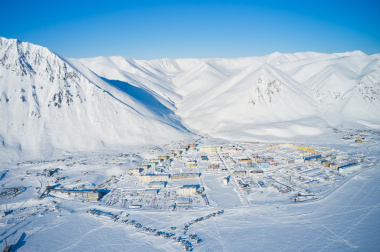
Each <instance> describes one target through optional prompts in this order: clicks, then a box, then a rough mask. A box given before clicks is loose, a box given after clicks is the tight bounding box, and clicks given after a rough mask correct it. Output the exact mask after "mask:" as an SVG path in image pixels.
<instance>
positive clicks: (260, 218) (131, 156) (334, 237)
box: [0, 132, 380, 251]
mask: <svg viewBox="0 0 380 252" xmlns="http://www.w3.org/2000/svg"><path fill="white" fill-rule="evenodd" d="M339 136H341V135H339ZM371 137H373V138H374V139H371ZM368 139H371V140H370V141H369V142H366V143H363V144H355V143H353V141H352V140H351V141H348V140H338V139H335V141H334V144H332V145H328V144H326V145H325V146H326V147H328V148H331V147H333V148H334V149H336V150H339V151H341V152H342V153H351V154H352V153H353V154H355V153H363V154H364V155H366V156H369V157H375V158H376V161H375V162H374V164H372V165H369V164H368V165H363V168H362V169H361V170H360V171H358V172H356V173H354V174H353V175H349V176H345V177H342V178H339V180H337V181H336V182H335V183H328V184H327V185H329V188H328V189H327V190H325V191H323V192H322V193H321V194H320V195H319V196H320V197H319V198H318V199H317V200H315V201H306V202H298V203H293V202H291V201H290V200H289V197H288V195H285V196H284V195H281V194H279V193H278V192H277V193H276V192H275V191H272V192H271V193H269V192H267V193H263V194H255V192H256V191H255V190H257V189H255V188H252V189H251V191H252V193H251V194H250V195H249V197H252V198H249V197H245V196H247V195H245V194H244V193H241V192H239V189H238V187H236V186H235V185H234V183H233V181H231V182H230V183H229V184H228V185H227V186H226V185H223V177H224V176H225V175H226V174H228V172H229V171H218V172H211V171H206V170H203V168H202V167H203V166H202V163H200V164H199V165H198V167H197V168H196V169H197V170H199V171H200V172H201V173H202V176H201V177H200V178H199V179H191V180H189V181H185V182H181V181H180V180H178V181H174V180H173V181H168V185H167V188H165V190H167V191H170V190H171V189H170V188H177V187H178V186H179V185H183V184H200V185H201V186H204V188H205V193H206V194H207V197H208V200H209V203H210V204H209V205H208V206H204V205H202V204H200V205H197V206H194V207H178V208H177V209H176V210H175V211H169V210H168V209H155V208H153V207H149V204H148V205H146V206H143V207H142V208H141V209H129V208H127V207H123V205H122V204H121V203H120V202H118V203H115V204H109V203H107V202H108V201H107V199H108V200H109V198H107V197H109V196H108V195H106V196H105V197H104V198H103V199H101V200H100V201H99V202H88V201H86V200H84V199H83V198H81V197H74V196H72V195H71V196H64V195H62V196H61V195H58V194H52V193H50V194H49V195H48V196H47V197H44V198H42V199H37V198H38V197H39V196H40V195H41V193H42V192H43V190H44V188H45V186H47V185H54V184H60V185H62V186H63V187H64V188H70V189H81V188H96V187H100V185H102V186H103V188H107V189H109V190H111V191H112V190H114V189H122V188H133V187H135V188H137V189H138V188H139V187H141V188H144V187H143V184H141V183H140V182H138V180H137V179H136V178H134V177H133V176H131V177H124V175H125V174H126V173H127V172H128V170H129V168H131V167H135V166H137V165H139V164H140V163H141V162H142V161H143V160H144V159H146V158H148V157H150V158H152V156H155V155H156V156H157V155H160V154H161V153H164V152H165V151H166V150H169V149H172V148H173V149H174V148H175V146H174V144H171V145H167V146H165V147H163V148H161V149H160V148H157V149H154V148H150V149H149V148H148V147H146V148H145V149H144V150H141V151H139V153H131V152H129V153H123V154H119V153H116V154H115V153H87V154H83V155H80V156H66V157H62V158H60V159H51V160H40V161H39V162H36V161H33V162H30V161H29V162H28V161H27V160H24V161H18V162H17V163H8V164H3V165H2V166H1V171H0V186H1V188H0V189H1V190H2V191H3V192H5V191H4V190H5V189H7V188H8V189H9V188H18V189H19V194H18V195H16V196H14V195H13V196H12V195H5V194H3V195H2V197H1V198H0V209H1V210H2V211H5V212H6V216H5V217H3V218H1V219H0V246H1V247H0V248H4V247H5V239H6V240H7V242H8V244H13V248H15V249H16V250H17V251H136V250H137V251H181V250H184V248H185V247H184V245H183V244H181V243H179V242H177V241H175V240H174V239H173V237H174V238H175V237H182V238H183V239H187V240H188V241H190V242H191V243H192V248H193V249H194V250H195V251H378V250H379V249H380V241H379V240H378V230H379V226H380V200H379V197H378V195H379V194H380V184H379V183H378V181H379V180H380V172H379V162H378V161H377V160H378V159H379V158H380V146H379V143H380V138H379V135H378V133H376V132H373V134H372V136H370V137H368ZM204 142H207V144H212V141H211V140H207V141H206V140H204ZM214 142H218V140H214ZM228 144H231V143H228ZM239 145H241V143H239ZM243 145H245V146H248V145H247V144H243ZM197 155H199V156H200V155H201V153H197V152H195V151H194V150H192V151H191V150H190V151H188V152H187V154H184V155H183V156H184V157H186V158H188V157H195V158H197ZM180 160H181V159H180ZM180 160H179V161H177V162H173V165H172V167H170V166H169V167H168V171H169V172H170V171H171V169H173V170H174V171H175V172H178V171H179V169H184V170H186V169H189V168H180V167H181V166H180V164H181V162H180ZM372 160H375V159H372ZM176 163H177V166H176V165H175V164H176ZM205 167H206V166H205ZM51 168H60V170H59V171H58V172H57V173H56V174H53V175H52V176H51V177H46V176H43V175H42V174H41V173H43V172H44V169H51ZM186 171H187V170H186ZM112 176H113V178H112ZM139 183H140V184H139ZM173 190H174V189H173ZM174 191H175V190H174ZM10 193H11V192H10ZM109 195H110V194H109ZM159 195H160V194H159ZM255 195H256V196H255ZM259 195H261V196H259ZM242 197H245V199H242ZM273 197H274V198H275V200H274V199H273ZM247 199H248V200H247ZM91 209H97V210H99V211H101V212H102V213H104V214H101V215H100V216H97V215H92V214H90V213H88V212H87V211H89V210H91ZM220 210H224V213H223V214H219V215H216V216H212V217H210V218H208V219H206V218H205V219H204V220H202V221H199V222H192V221H194V220H195V219H197V218H199V217H205V216H208V215H209V214H212V213H216V212H218V211H220ZM112 215H117V216H118V219H116V221H114V220H111V218H110V217H112ZM123 221H127V223H124V222H123ZM128 221H129V222H131V221H134V223H140V224H141V225H142V226H143V227H145V228H151V229H156V232H157V231H162V232H165V233H168V234H171V235H172V237H170V238H164V237H162V236H155V235H154V233H152V232H147V231H144V230H143V229H142V228H136V227H135V226H133V225H128ZM189 223H190V225H189ZM185 224H187V225H188V230H187V232H186V233H185V234H184V233H183V232H184V230H185V229H184V225H185ZM174 228H175V229H174ZM189 235H196V236H197V237H198V238H200V239H201V240H202V243H201V244H197V243H196V242H194V241H195V240H192V239H190V238H189V237H190V236H189Z"/></svg>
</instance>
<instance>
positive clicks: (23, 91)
mask: <svg viewBox="0 0 380 252" xmlns="http://www.w3.org/2000/svg"><path fill="white" fill-rule="evenodd" d="M379 55H380V54H375V55H366V54H364V53H362V52H360V51H354V52H346V53H334V54H323V53H316V52H305V53H294V54H281V53H273V54H269V55H266V56H260V57H244V58H232V59H226V58H207V59H157V60H136V59H130V58H127V57H122V56H112V57H103V56H101V57H95V58H85V59H73V58H66V57H64V56H62V55H59V54H56V53H54V52H52V51H50V50H49V49H47V48H45V47H41V46H37V45H33V44H31V43H25V42H20V41H18V40H8V39H5V38H2V37H0V77H1V78H0V115H1V117H2V118H5V119H6V120H3V122H2V123H0V140H1V143H2V145H0V149H3V150H7V149H13V150H15V151H16V152H17V153H18V154H21V153H29V154H30V155H43V154H46V155H50V154H51V153H53V152H54V150H59V151H81V150H99V149H104V148H122V147H123V146H133V145H138V144H141V145H144V144H153V145H155V144H158V145H160V144H164V143H165V142H170V141H172V140H179V139H185V138H192V137H196V136H197V135H208V136H211V137H216V138H225V139H227V140H246V141H250V140H252V141H253V140H257V139H261V138H265V137H268V136H276V137H280V138H291V137H296V136H302V135H306V136H313V135H320V134H326V133H327V132H330V131H331V129H332V128H335V127H343V126H347V125H351V126H353V127H371V128H376V129H379V128H380V57H379Z"/></svg>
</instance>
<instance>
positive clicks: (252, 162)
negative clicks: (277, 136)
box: [0, 133, 378, 250]
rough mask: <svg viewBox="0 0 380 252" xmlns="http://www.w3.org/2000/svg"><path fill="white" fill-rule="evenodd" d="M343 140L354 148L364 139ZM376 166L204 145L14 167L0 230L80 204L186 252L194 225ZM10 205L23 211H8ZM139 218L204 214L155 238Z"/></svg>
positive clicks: (319, 153) (275, 148)
mask: <svg viewBox="0 0 380 252" xmlns="http://www.w3.org/2000/svg"><path fill="white" fill-rule="evenodd" d="M363 134H364V133H363ZM363 134H361V136H362V137H363ZM352 135H353V134H352ZM363 138H364V137H363ZM368 139H369V138H368ZM343 141H350V143H349V144H351V145H353V146H360V145H365V144H366V141H367V140H364V141H357V139H356V138H350V139H343ZM368 141H369V140H368ZM377 162H378V160H377V158H376V157H371V156H368V155H365V154H362V153H360V152H356V151H347V149H346V150H340V149H338V148H334V147H331V146H317V145H306V144H292V143H276V144H268V143H259V142H237V143H223V142H220V143H218V142H217V141H215V140H213V141H210V140H209V139H207V138H200V139H198V140H197V141H195V142H192V143H186V142H185V141H182V142H179V143H171V144H168V145H166V146H163V147H155V146H151V147H149V148H146V147H145V149H144V150H143V151H141V152H138V153H132V152H130V153H120V154H117V155H113V154H94V155H88V154H87V155H82V156H68V157H64V158H59V159H56V160H44V161H26V162H19V163H17V164H16V165H15V169H14V170H6V171H3V174H0V176H1V177H2V180H1V182H2V184H3V189H2V191H1V192H0V200H1V206H2V209H1V211H0V225H1V226H8V225H17V224H18V223H22V222H23V221H25V220H27V219H30V218H37V217H41V216H45V215H47V214H49V213H52V212H56V213H61V212H62V211H65V208H64V207H62V206H63V205H65V204H66V203H65V202H78V203H81V204H84V206H85V208H87V209H88V210H87V212H88V213H91V214H92V215H94V216H105V217H107V218H108V219H109V220H113V221H118V220H120V221H121V223H125V224H128V225H132V226H133V227H135V228H137V229H136V230H139V232H144V233H146V234H152V235H154V236H162V237H163V238H167V239H172V240H174V242H178V243H179V244H181V245H182V246H183V248H184V249H185V250H192V249H193V246H200V245H201V244H202V243H203V241H204V238H203V237H202V238H201V237H200V236H199V235H198V234H197V233H195V232H193V233H187V229H188V227H189V226H190V225H191V224H193V223H195V222H198V221H201V220H206V219H208V218H210V217H214V216H216V215H220V214H222V213H224V212H225V211H227V212H228V211H229V209H233V208H239V207H249V206H260V205H275V206H276V205H278V204H280V205H284V204H303V203H304V202H314V201H318V200H321V199H323V198H324V197H326V196H327V195H329V194H330V193H332V192H333V191H334V190H336V189H337V188H338V187H339V186H340V185H342V184H343V183H344V182H345V181H347V180H348V179H349V178H351V177H352V176H353V175H354V174H355V173H358V172H361V171H362V170H364V169H366V168H367V167H372V166H373V165H375V164H376V163H377ZM12 174H13V175H12ZM7 184H12V187H7V186H6V185H7ZM16 199H18V201H19V202H24V201H25V202H28V204H21V203H20V204H21V206H22V207H21V206H17V207H15V205H17V204H16V203H14V204H9V202H11V200H16ZM144 211H147V212H152V211H153V212H157V211H158V212H168V213H170V212H172V211H175V212H183V211H186V212H194V211H195V212H197V211H200V212H204V211H210V214H207V215H205V216H204V217H199V218H197V219H196V220H194V221H191V222H189V223H190V224H189V223H187V224H186V223H184V224H181V225H182V226H181V225H179V226H177V227H168V228H167V229H164V230H161V231H160V229H159V228H156V227H154V226H153V227H148V226H144V225H145V224H144V223H141V224H140V223H138V222H137V221H135V220H134V219H131V218H132V217H133V216H134V215H136V214H138V213H141V212H144Z"/></svg>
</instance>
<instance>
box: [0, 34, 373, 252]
mask: <svg viewBox="0 0 380 252" xmlns="http://www.w3.org/2000/svg"><path fill="white" fill-rule="evenodd" d="M379 130H380V55H379V54H375V55H366V54H364V53H362V52H360V51H354V52H347V53H335V54H322V53H314V52H305V53H294V54H281V53H273V54H270V55H266V56H262V57H248V58H236V59H159V60H149V61H147V60H135V59H130V58H125V57H119V56H116V57H97V58H86V59H72V58H66V57H64V56H61V55H58V54H56V53H54V52H51V51H50V50H49V49H47V48H44V47H41V46H37V45H33V44H30V43H26V42H20V41H17V40H13V39H5V38H1V37H0V215H1V216H0V248H2V249H3V248H5V247H6V244H7V245H12V250H11V251H136V250H138V251H181V250H194V251H253V250H259V251H378V250H379V249H380V243H379V241H378V239H377V230H378V227H379V226H380V201H379V197H378V195H379V193H380V186H379V183H378V181H379V179H380V172H379V168H380V163H379V160H380V147H379V146H380V133H379V132H380V131H379Z"/></svg>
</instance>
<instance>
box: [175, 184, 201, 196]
mask: <svg viewBox="0 0 380 252" xmlns="http://www.w3.org/2000/svg"><path fill="white" fill-rule="evenodd" d="M196 192H197V187H196V186H192V185H191V186H190V185H185V186H182V187H180V188H179V190H178V193H179V194H194V193H196Z"/></svg>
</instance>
